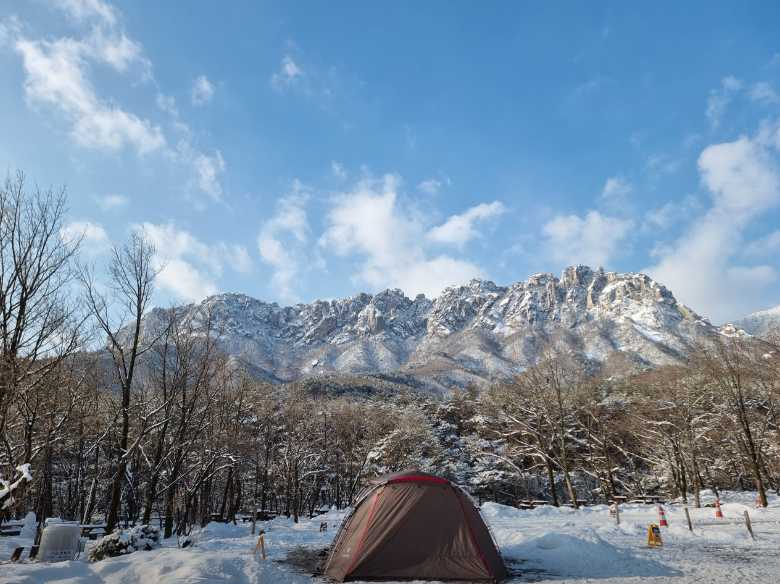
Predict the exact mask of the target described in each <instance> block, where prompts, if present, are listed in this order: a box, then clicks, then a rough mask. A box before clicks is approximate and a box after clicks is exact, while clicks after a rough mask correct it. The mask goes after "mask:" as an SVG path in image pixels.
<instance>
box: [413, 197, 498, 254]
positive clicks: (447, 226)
mask: <svg viewBox="0 0 780 584" xmlns="http://www.w3.org/2000/svg"><path fill="white" fill-rule="evenodd" d="M505 211H506V207H505V206H504V204H503V203H501V202H500V201H493V202H492V203H481V204H479V205H476V206H475V207H471V208H470V209H468V210H467V211H466V212H465V213H461V214H460V215H452V216H451V217H450V218H449V219H447V221H445V222H444V223H442V224H441V225H439V226H437V227H434V228H433V229H431V230H430V231H429V232H428V235H427V237H428V239H429V240H431V241H434V242H436V243H442V244H448V245H454V246H456V247H463V245H465V244H466V243H467V242H469V241H471V240H472V239H474V238H475V237H479V235H480V234H479V231H477V229H476V226H475V224H476V223H479V222H483V221H487V220H488V219H492V218H494V217H498V216H499V215H501V214H503V213H504V212H505Z"/></svg>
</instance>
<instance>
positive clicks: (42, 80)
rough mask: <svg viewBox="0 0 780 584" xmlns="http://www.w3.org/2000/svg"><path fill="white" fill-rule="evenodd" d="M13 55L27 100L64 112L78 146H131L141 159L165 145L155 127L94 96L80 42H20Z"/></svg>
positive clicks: (85, 56) (65, 39)
mask: <svg viewBox="0 0 780 584" xmlns="http://www.w3.org/2000/svg"><path fill="white" fill-rule="evenodd" d="M16 50H17V51H18V52H19V54H20V55H21V56H22V60H23V64H24V69H25V73H26V76H27V78H26V80H25V85H24V88H25V93H26V96H27V100H28V101H29V102H30V103H31V104H42V105H49V106H52V107H54V108H55V109H57V110H59V111H60V112H61V113H63V114H64V115H65V116H66V117H67V118H68V119H69V120H70V121H71V122H72V128H71V135H72V136H73V138H74V139H75V140H76V142H77V143H79V144H81V145H82V146H87V147H92V148H108V149H110V150H118V149H120V148H122V147H123V146H131V147H134V148H135V149H136V150H137V151H138V153H139V154H146V153H148V152H151V151H153V150H157V149H159V148H162V147H163V146H164V145H165V138H164V137H163V135H162V131H161V130H160V128H159V127H157V126H154V125H152V124H151V123H150V122H149V121H148V120H144V119H141V118H139V117H138V116H135V115H134V114H131V113H128V112H126V111H124V110H122V109H121V108H119V107H117V106H115V105H110V104H108V103H105V102H103V101H102V100H101V99H99V98H98V97H97V95H96V94H95V92H94V90H93V88H92V86H91V84H90V83H89V81H88V80H87V78H86V76H85V67H86V65H85V60H86V59H87V58H89V53H88V52H87V50H86V49H85V45H84V44H83V43H80V42H78V41H74V40H73V39H68V38H62V39H58V40H55V41H43V40H41V41H31V40H27V39H19V40H18V41H17V42H16Z"/></svg>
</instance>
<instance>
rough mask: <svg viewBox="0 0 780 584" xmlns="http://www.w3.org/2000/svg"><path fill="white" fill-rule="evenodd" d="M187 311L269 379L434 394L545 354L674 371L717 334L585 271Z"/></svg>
mask: <svg viewBox="0 0 780 584" xmlns="http://www.w3.org/2000/svg"><path fill="white" fill-rule="evenodd" d="M178 310H181V311H182V312H184V313H185V314H187V315H188V316H190V317H192V318H201V317H202V315H203V314H205V312H206V311H207V310H210V311H211V313H212V318H213V322H214V323H215V326H216V328H217V329H218V331H219V338H220V345H221V348H222V349H223V350H224V351H225V352H227V353H228V354H229V355H230V356H231V357H232V358H234V359H236V360H237V361H240V362H241V363H243V364H244V366H246V367H247V368H248V369H249V370H250V371H251V372H252V373H253V374H254V375H257V376H258V377H261V378H265V379H268V380H272V381H280V382H281V381H292V380H297V379H301V378H305V377H311V376H318V375H327V374H365V373H367V374H383V375H384V376H385V377H386V378H387V377H388V376H389V377H392V378H393V379H405V380H407V381H409V380H413V382H414V384H421V385H424V386H427V387H429V388H431V389H444V388H448V387H453V386H465V385H467V384H469V383H476V384H484V383H486V382H489V381H491V380H495V379H502V378H507V377H508V376H511V375H512V374H513V373H515V372H517V371H519V370H522V368H523V367H524V366H527V365H528V364H530V363H533V362H534V361H535V360H536V359H538V358H539V356H540V354H541V352H542V351H543V350H544V349H545V348H546V347H555V348H558V349H561V348H563V349H567V350H571V351H574V352H575V353H576V354H578V355H579V356H581V358H582V359H583V360H586V361H588V362H589V363H591V364H592V365H594V366H600V367H606V368H608V369H609V368H618V369H619V368H625V367H641V366H653V365H661V364H667V363H673V362H676V361H678V360H679V359H681V358H682V357H683V356H684V355H685V354H686V353H687V352H688V350H690V348H691V346H692V344H693V343H694V342H696V341H698V340H702V339H704V338H706V337H709V336H712V335H714V334H717V332H718V331H717V329H716V328H715V327H713V326H712V325H711V324H710V323H709V322H708V321H707V320H706V319H703V318H702V317H700V316H699V315H697V314H696V313H694V312H693V311H692V310H690V309H689V308H687V307H686V306H684V305H682V304H680V303H678V302H677V301H676V300H675V298H674V296H673V294H672V293H671V292H670V291H669V290H668V289H667V288H665V287H664V286H663V285H661V284H659V283H657V282H655V281H654V280H652V279H651V278H650V277H648V276H646V275H644V274H638V273H616V272H604V271H603V270H602V269H598V270H593V269H591V268H589V267H586V266H576V267H569V268H567V269H565V270H564V271H563V273H562V275H561V277H560V278H557V277H555V276H554V275H552V274H535V275H533V276H531V277H530V278H529V279H528V280H526V281H524V282H517V283H515V284H512V285H511V286H506V287H505V286H497V285H496V284H494V283H493V282H490V281H485V280H472V281H471V282H469V283H468V284H466V285H464V286H457V287H451V288H447V289H446V290H445V291H444V292H443V293H442V294H441V295H440V296H439V297H438V298H436V299H434V300H430V299H428V298H426V297H424V296H422V295H419V296H417V297H416V298H413V299H412V298H408V297H407V296H405V295H404V293H403V292H401V291H400V290H385V291H383V292H379V293H377V294H374V295H371V294H358V295H356V296H352V297H350V298H344V299H340V300H331V301H321V300H318V301H315V302H313V303H311V304H298V305H295V306H287V307H281V306H279V305H277V304H275V303H266V302H262V301H260V300H256V299H254V298H251V297H249V296H245V295H243V294H219V295H216V296H211V297H209V298H206V299H205V300H204V301H203V302H201V303H200V304H191V305H187V306H182V307H180V308H179V309H178ZM161 315H162V311H161V310H160V309H155V310H154V311H152V312H151V313H150V314H149V315H147V317H146V325H150V324H152V323H153V322H154V321H155V320H157V319H158V318H159V317H160V316H161Z"/></svg>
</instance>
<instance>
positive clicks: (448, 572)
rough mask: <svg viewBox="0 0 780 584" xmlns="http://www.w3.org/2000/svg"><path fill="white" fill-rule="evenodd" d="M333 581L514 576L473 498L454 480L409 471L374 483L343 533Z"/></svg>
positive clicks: (331, 569)
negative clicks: (509, 572)
mask: <svg viewBox="0 0 780 584" xmlns="http://www.w3.org/2000/svg"><path fill="white" fill-rule="evenodd" d="M325 575H326V576H329V577H330V578H333V579H334V580H338V581H339V582H343V581H345V580H486V581H498V580H501V579H503V578H505V577H506V569H505V568H504V563H503V562H502V560H501V555H500V554H499V552H498V549H497V547H496V544H495V543H494V542H493V538H492V537H491V535H490V531H488V528H487V526H486V525H485V523H484V521H483V520H482V517H481V516H480V514H479V511H478V510H477V509H476V507H475V506H474V504H473V503H472V502H471V499H470V498H469V497H468V496H467V495H466V494H465V493H464V492H463V491H461V490H460V488H459V487H457V486H456V485H454V484H452V483H451V482H450V481H448V480H447V479H443V478H440V477H437V476H434V475H430V474H426V473H422V472H417V471H408V472H402V473H397V474H392V475H387V476H384V477H381V478H379V479H377V480H376V481H374V482H373V483H372V484H371V486H370V488H369V489H368V490H367V491H366V492H365V494H364V495H363V496H362V497H360V498H359V499H358V501H357V503H356V504H355V508H354V510H353V511H352V513H351V515H349V516H348V517H347V519H346V520H345V521H344V523H343V524H342V526H341V529H340V530H339V532H338V535H336V539H335V541H334V543H333V548H332V549H331V552H330V557H329V558H328V563H327V564H326V566H325Z"/></svg>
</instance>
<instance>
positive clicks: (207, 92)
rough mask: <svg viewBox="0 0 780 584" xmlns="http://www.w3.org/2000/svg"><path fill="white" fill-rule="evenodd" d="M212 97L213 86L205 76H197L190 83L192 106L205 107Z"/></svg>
mask: <svg viewBox="0 0 780 584" xmlns="http://www.w3.org/2000/svg"><path fill="white" fill-rule="evenodd" d="M213 97H214V85H212V83H211V81H209V80H208V78H207V77H206V76H205V75H199V76H198V77H197V78H196V79H195V81H193V83H192V103H193V105H205V104H207V103H208V102H210V101H211V98H213Z"/></svg>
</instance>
